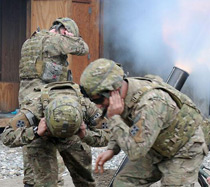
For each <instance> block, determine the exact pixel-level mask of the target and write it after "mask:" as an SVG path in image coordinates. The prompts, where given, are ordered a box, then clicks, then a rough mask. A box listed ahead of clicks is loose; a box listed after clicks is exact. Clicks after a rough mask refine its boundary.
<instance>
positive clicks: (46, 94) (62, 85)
mask: <svg viewBox="0 0 210 187" xmlns="http://www.w3.org/2000/svg"><path fill="white" fill-rule="evenodd" d="M67 88H71V89H72V90H74V91H75V96H76V97H78V102H79V103H80V104H81V105H84V99H83V95H82V93H81V92H80V88H79V85H78V84H75V83H73V82H69V81H64V82H54V83H49V84H47V85H46V86H44V87H43V88H42V90H41V103H42V106H43V109H44V110H45V108H46V107H47V105H48V104H49V102H50V91H51V90H53V89H67Z"/></svg>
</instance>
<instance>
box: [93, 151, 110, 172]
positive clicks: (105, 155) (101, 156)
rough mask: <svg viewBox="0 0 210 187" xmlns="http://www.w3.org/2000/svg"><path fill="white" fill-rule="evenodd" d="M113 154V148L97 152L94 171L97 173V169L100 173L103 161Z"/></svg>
mask: <svg viewBox="0 0 210 187" xmlns="http://www.w3.org/2000/svg"><path fill="white" fill-rule="evenodd" d="M113 156H114V151H113V150H107V151H105V152H103V153H101V154H99V156H98V158H97V159H96V165H95V173H98V172H99V170H100V173H103V172H104V164H105V162H106V161H108V160H110V159H112V157H113Z"/></svg>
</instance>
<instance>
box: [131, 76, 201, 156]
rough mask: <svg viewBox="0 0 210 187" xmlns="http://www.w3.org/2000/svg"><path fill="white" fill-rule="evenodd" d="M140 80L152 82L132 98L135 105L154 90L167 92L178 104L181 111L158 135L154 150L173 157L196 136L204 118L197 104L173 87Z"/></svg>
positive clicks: (152, 80)
mask: <svg viewBox="0 0 210 187" xmlns="http://www.w3.org/2000/svg"><path fill="white" fill-rule="evenodd" d="M135 79H138V80H147V81H149V82H150V84H148V86H145V87H142V88H140V89H139V91H138V92H137V93H136V94H134V96H133V97H132V102H133V103H134V104H135V103H136V102H138V101H139V100H140V99H141V97H142V96H143V95H144V94H145V93H147V92H149V91H151V90H154V89H159V90H163V91H164V92H167V93H168V94H169V95H170V96H171V98H172V99H173V100H174V101H175V102H176V104H177V106H178V107H179V109H180V111H179V112H178V114H177V115H176V118H175V119H174V121H173V122H172V123H171V124H169V126H168V127H167V128H165V129H163V130H162V131H161V132H160V134H159V135H158V137H157V139H156V141H155V143H154V145H153V146H152V148H153V149H154V150H156V151H157V152H158V153H160V154H161V155H163V156H164V157H167V158H171V157H173V156H174V155H175V154H176V153H177V152H178V151H179V150H180V149H181V148H182V147H183V146H184V145H185V144H186V143H187V142H188V141H189V139H190V138H191V137H192V136H193V135H194V133H195V130H196V129H197V128H198V126H199V125H200V124H202V123H203V117H202V116H201V114H200V111H199V110H198V109H197V108H196V106H195V104H194V103H193V102H192V101H191V100H190V99H189V98H188V97H187V96H186V95H184V94H182V93H181V92H179V91H178V90H176V89H175V88H173V87H172V86H170V85H168V84H166V83H164V82H159V81H156V80H155V79H149V78H143V77H142V78H141V77H139V78H138V77H137V78H135Z"/></svg>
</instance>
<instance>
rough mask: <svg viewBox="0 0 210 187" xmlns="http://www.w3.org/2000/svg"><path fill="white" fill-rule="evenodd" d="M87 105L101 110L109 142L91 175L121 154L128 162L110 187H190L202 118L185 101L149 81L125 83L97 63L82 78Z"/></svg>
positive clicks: (201, 145) (201, 149) (112, 68)
mask: <svg viewBox="0 0 210 187" xmlns="http://www.w3.org/2000/svg"><path fill="white" fill-rule="evenodd" d="M80 84H81V86H82V87H83V89H84V90H85V91H86V94H87V95H88V96H89V97H90V99H91V100H92V101H93V102H95V103H96V104H97V106H99V107H100V108H102V109H104V110H107V113H106V116H107V118H108V119H109V120H108V128H109V129H110V131H111V138H110V141H109V144H108V150H107V151H106V152H104V153H102V154H101V155H99V156H98V158H97V161H96V168H95V171H96V172H98V171H99V169H100V170H101V172H103V170H104V169H103V165H104V163H105V162H106V161H107V160H110V159H111V158H112V157H113V156H114V155H116V154H118V153H119V151H120V149H122V150H123V151H124V152H125V153H126V154H127V156H128V158H129V162H128V163H127V165H126V166H125V167H124V168H123V170H122V171H121V172H120V173H119V174H118V176H117V177H116V179H115V181H114V184H113V186H114V187H127V186H149V185H151V184H152V183H155V182H157V181H159V180H161V183H162V186H193V184H194V183H195V182H197V179H198V171H199V168H200V165H201V163H202V161H203V158H204V156H205V155H206V154H207V152H208V149H207V146H206V143H205V139H204V134H203V131H202V129H201V125H202V124H203V123H204V120H203V117H202V115H201V113H200V111H199V110H198V109H197V107H196V106H195V104H194V103H193V102H192V101H191V100H190V98H188V97H187V96H186V95H184V94H182V93H181V92H179V91H178V90H176V89H175V88H173V87H172V86H170V85H168V84H166V83H164V82H163V81H161V80H160V78H156V77H154V76H148V77H139V78H125V77H124V72H123V70H122V69H121V68H119V67H118V66H117V65H116V63H115V62H114V61H112V60H108V59H98V60H95V61H94V62H92V63H90V64H89V65H88V66H87V67H86V69H85V70H84V72H83V73H82V76H81V79H80Z"/></svg>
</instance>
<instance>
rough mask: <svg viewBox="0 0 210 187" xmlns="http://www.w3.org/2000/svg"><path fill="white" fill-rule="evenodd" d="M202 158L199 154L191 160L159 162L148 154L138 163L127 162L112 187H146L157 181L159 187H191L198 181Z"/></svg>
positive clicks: (176, 159)
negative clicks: (159, 182)
mask: <svg viewBox="0 0 210 187" xmlns="http://www.w3.org/2000/svg"><path fill="white" fill-rule="evenodd" d="M203 158H204V155H203V154H202V153H200V154H198V155H196V156H195V157H193V158H191V159H189V158H188V159H184V158H172V159H170V160H159V158H157V157H156V158H155V155H153V154H151V152H149V153H148V154H147V155H146V156H145V157H143V158H141V159H140V160H138V161H134V162H131V161H128V163H127V164H126V166H125V167H124V168H123V170H122V171H121V172H120V173H119V174H118V175H117V177H116V179H115V181H114V184H113V187H134V186H135V187H137V186H144V187H146V186H150V185H152V184H153V183H155V182H157V181H159V180H161V186H168V187H169V186H170V187H174V186H183V187H191V186H194V183H195V182H197V180H198V171H199V168H200V165H201V163H202V161H203Z"/></svg>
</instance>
